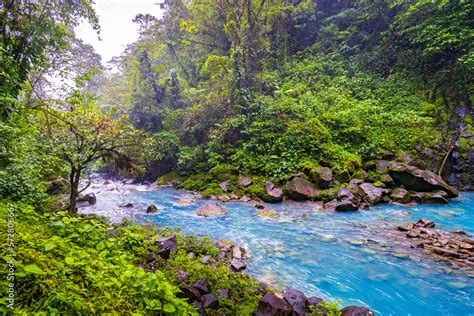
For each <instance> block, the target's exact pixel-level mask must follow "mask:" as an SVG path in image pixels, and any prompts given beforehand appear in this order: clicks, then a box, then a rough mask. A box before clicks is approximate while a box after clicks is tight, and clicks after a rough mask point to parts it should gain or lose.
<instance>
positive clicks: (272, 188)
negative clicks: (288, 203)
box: [265, 180, 283, 202]
mask: <svg viewBox="0 0 474 316" xmlns="http://www.w3.org/2000/svg"><path fill="white" fill-rule="evenodd" d="M265 192H267V195H268V196H269V197H270V198H271V199H272V200H275V202H279V201H281V200H283V191H282V190H281V189H280V188H278V187H277V186H276V185H274V184H273V183H271V182H270V181H268V180H267V181H265Z"/></svg>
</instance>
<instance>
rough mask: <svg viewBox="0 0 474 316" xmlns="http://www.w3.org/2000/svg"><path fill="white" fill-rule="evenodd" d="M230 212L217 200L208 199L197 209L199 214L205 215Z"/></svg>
mask: <svg viewBox="0 0 474 316" xmlns="http://www.w3.org/2000/svg"><path fill="white" fill-rule="evenodd" d="M228 213H229V212H228V211H227V210H226V209H225V208H224V207H223V206H221V205H220V204H219V203H217V202H216V201H208V202H206V203H205V204H204V205H203V206H201V207H200V208H198V209H197V211H196V214H197V215H198V216H204V217H210V216H219V215H227V214H228Z"/></svg>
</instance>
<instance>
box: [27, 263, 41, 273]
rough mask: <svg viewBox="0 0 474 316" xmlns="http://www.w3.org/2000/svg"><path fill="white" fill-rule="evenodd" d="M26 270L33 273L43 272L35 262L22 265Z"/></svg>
mask: <svg viewBox="0 0 474 316" xmlns="http://www.w3.org/2000/svg"><path fill="white" fill-rule="evenodd" d="M24 269H25V271H26V272H29V273H33V274H44V272H43V270H41V269H40V267H38V266H37V265H36V264H29V265H27V266H25V267H24Z"/></svg>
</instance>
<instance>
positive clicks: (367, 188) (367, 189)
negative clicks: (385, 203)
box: [358, 182, 384, 204]
mask: <svg viewBox="0 0 474 316" xmlns="http://www.w3.org/2000/svg"><path fill="white" fill-rule="evenodd" d="M358 190H359V194H360V196H361V197H362V198H363V199H364V201H366V202H369V203H370V204H377V203H378V202H380V201H381V200H382V197H383V193H384V190H383V189H381V188H379V187H376V186H375V185H373V184H372V183H368V182H365V183H362V184H361V185H359V188H358Z"/></svg>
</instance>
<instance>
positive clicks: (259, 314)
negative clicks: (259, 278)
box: [254, 293, 292, 316]
mask: <svg viewBox="0 0 474 316" xmlns="http://www.w3.org/2000/svg"><path fill="white" fill-rule="evenodd" d="M291 314H292V307H291V305H290V304H289V303H288V302H287V301H286V300H285V298H284V297H281V296H279V295H277V294H275V293H267V294H265V295H264V296H263V298H262V299H261V300H260V302H259V304H258V308H257V310H256V311H255V313H254V315H255V316H268V315H281V316H286V315H288V316H289V315H291Z"/></svg>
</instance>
